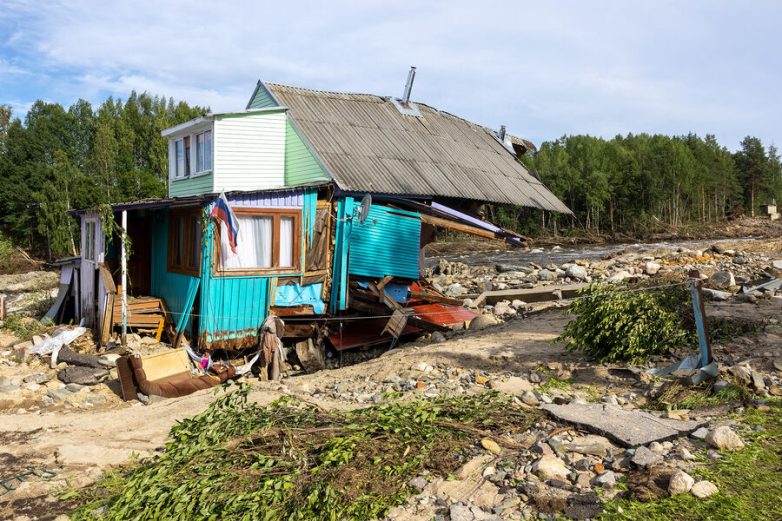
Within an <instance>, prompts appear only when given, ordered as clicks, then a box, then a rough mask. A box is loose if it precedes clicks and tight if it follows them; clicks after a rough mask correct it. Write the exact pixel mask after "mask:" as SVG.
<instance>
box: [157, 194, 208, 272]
mask: <svg viewBox="0 0 782 521" xmlns="http://www.w3.org/2000/svg"><path fill="white" fill-rule="evenodd" d="M180 218H184V219H185V229H184V233H185V237H184V243H183V245H182V263H181V264H179V265H178V264H176V263H175V262H174V259H175V257H176V255H175V254H176V251H175V248H176V244H177V242H178V241H176V240H175V238H176V233H178V232H177V231H176V223H177V221H178V220H179V219H180ZM191 219H196V226H199V227H201V233H200V234H199V237H201V238H203V236H204V230H203V224H202V222H201V209H200V208H186V209H177V210H171V211H170V212H169V215H168V258H167V262H166V265H167V268H168V272H169V273H181V274H182V275H192V276H193V277H199V276H200V275H201V245H200V244H193V243H194V239H195V237H194V236H193V234H191V233H189V226H188V225H189V224H190V222H191ZM192 248H195V252H196V253H197V259H196V265H195V266H190V265H189V264H188V263H189V260H190V259H191V257H192V255H191V254H192V253H193V250H192Z"/></svg>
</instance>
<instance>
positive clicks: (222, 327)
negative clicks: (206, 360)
mask: <svg viewBox="0 0 782 521" xmlns="http://www.w3.org/2000/svg"><path fill="white" fill-rule="evenodd" d="M213 234H214V223H213V222H210V223H209V225H208V226H207V227H206V231H205V233H204V240H203V249H202V252H203V254H202V263H201V274H202V276H201V320H200V323H199V327H200V335H201V336H202V337H205V339H206V341H207V342H216V341H219V340H232V339H241V338H245V337H250V336H257V334H258V328H259V327H261V324H262V323H263V319H264V318H266V315H267V313H268V309H269V306H268V294H269V279H270V278H271V277H269V276H265V277H264V276H250V277H228V276H226V277H216V276H214V275H213V274H212V267H213V266H212V262H213V259H214V247H213V246H214V235H213Z"/></svg>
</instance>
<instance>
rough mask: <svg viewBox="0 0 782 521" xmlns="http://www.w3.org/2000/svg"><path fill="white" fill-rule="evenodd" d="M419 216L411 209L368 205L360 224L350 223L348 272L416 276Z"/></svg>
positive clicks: (419, 232)
mask: <svg viewBox="0 0 782 521" xmlns="http://www.w3.org/2000/svg"><path fill="white" fill-rule="evenodd" d="M420 242H421V218H420V215H419V214H417V213H414V212H408V211H405V210H397V209H395V208H386V207H384V206H379V205H372V207H371V209H370V211H369V215H368V217H367V219H366V220H365V221H364V222H363V223H359V222H358V221H354V222H353V229H352V231H351V233H350V238H349V243H350V250H349V254H348V255H349V260H348V266H349V267H348V272H349V273H350V274H351V275H361V276H364V277H375V278H382V277H384V276H386V275H392V276H394V277H400V278H404V279H418V275H419V273H418V272H419V270H418V261H419V258H418V252H419V248H420Z"/></svg>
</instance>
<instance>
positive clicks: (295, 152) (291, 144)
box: [285, 117, 329, 186]
mask: <svg viewBox="0 0 782 521" xmlns="http://www.w3.org/2000/svg"><path fill="white" fill-rule="evenodd" d="M328 179H329V174H328V173H327V172H326V171H325V170H324V169H323V167H322V166H321V164H320V162H319V161H318V160H317V158H316V157H315V156H314V155H313V154H312V152H310V149H309V148H308V147H307V145H306V144H305V143H304V140H303V139H302V138H301V136H300V135H299V133H298V131H297V130H296V127H295V126H294V125H293V123H291V120H290V117H288V119H287V120H286V121H285V186H296V185H303V184H307V183H312V182H314V181H323V180H328Z"/></svg>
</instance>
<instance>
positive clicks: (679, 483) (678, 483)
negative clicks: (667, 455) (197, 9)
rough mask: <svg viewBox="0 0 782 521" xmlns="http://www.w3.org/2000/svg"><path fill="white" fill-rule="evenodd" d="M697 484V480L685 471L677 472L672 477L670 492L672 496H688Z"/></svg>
mask: <svg viewBox="0 0 782 521" xmlns="http://www.w3.org/2000/svg"><path fill="white" fill-rule="evenodd" d="M694 484H695V479H694V478H693V477H692V476H690V475H689V474H687V473H686V472H684V471H683V470H677V471H676V472H674V473H673V476H671V482H670V483H669V484H668V492H670V493H671V495H672V496H673V495H676V494H686V493H687V492H689V491H690V489H691V488H692V486H693V485H694Z"/></svg>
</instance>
